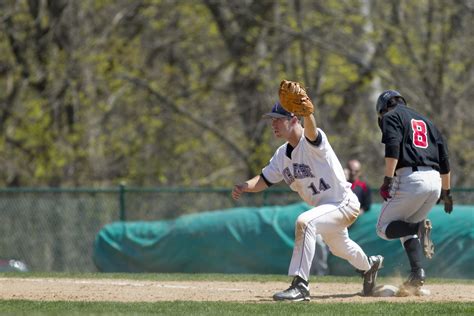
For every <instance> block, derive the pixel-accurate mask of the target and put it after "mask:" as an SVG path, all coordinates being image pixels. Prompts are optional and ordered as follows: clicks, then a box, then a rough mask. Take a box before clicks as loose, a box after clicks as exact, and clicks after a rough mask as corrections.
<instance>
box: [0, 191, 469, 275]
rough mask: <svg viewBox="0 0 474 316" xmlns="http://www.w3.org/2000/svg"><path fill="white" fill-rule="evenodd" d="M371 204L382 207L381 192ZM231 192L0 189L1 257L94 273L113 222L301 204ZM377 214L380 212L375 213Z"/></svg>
mask: <svg viewBox="0 0 474 316" xmlns="http://www.w3.org/2000/svg"><path fill="white" fill-rule="evenodd" d="M452 191H453V196H454V201H455V203H457V204H471V205H474V188H463V189H453V190H452ZM372 192H373V195H372V196H373V200H374V201H373V202H374V203H380V200H379V199H378V194H377V190H372ZM230 193H231V189H227V188H226V189H218V188H213V189H211V188H129V187H125V186H120V187H117V188H112V189H32V188H30V189H28V188H11V189H0V212H1V214H2V216H1V219H0V259H4V260H8V259H16V260H20V261H22V262H24V263H25V264H26V266H27V267H28V269H29V270H30V271H41V272H49V271H56V272H96V271H97V269H96V267H95V266H94V263H93V262H92V251H93V243H94V239H95V236H96V234H97V233H98V232H99V231H100V229H101V228H102V227H103V226H104V225H106V224H108V223H111V222H114V221H120V220H126V221H156V220H166V219H173V218H176V217H178V216H180V215H184V214H190V213H196V212H203V211H213V210H223V209H227V208H234V207H241V206H242V207H244V206H256V207H259V206H265V205H286V204H290V203H295V202H300V201H301V200H300V198H299V197H298V195H297V194H296V193H294V192H291V191H290V190H289V189H288V188H287V187H283V186H282V187H278V186H277V187H272V188H271V189H269V190H266V191H264V192H262V193H257V194H244V195H243V196H242V198H241V200H239V201H238V202H235V201H234V200H232V198H231V195H230ZM374 211H377V210H374Z"/></svg>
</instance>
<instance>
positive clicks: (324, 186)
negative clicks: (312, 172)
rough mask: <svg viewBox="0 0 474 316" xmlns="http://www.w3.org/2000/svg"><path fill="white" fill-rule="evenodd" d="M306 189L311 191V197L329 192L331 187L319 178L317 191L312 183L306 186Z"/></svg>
mask: <svg viewBox="0 0 474 316" xmlns="http://www.w3.org/2000/svg"><path fill="white" fill-rule="evenodd" d="M308 188H309V189H311V191H312V192H313V195H316V194H319V193H321V191H326V190H329V189H330V188H331V186H330V185H329V184H328V183H326V181H324V179H323V178H320V179H319V190H318V189H317V188H316V186H315V185H314V182H311V184H310V185H309V186H308Z"/></svg>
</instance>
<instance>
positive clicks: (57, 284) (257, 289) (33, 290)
mask: <svg viewBox="0 0 474 316" xmlns="http://www.w3.org/2000/svg"><path fill="white" fill-rule="evenodd" d="M288 285H289V284H288V283H283V282H220V281H216V282H208V281H138V280H117V279H113V280H112V279H63V278H59V279H55V278H25V279H23V278H0V300H7V299H24V300H38V301H114V302H157V301H234V302H253V303H258V302H272V295H273V294H274V293H275V292H279V291H281V290H284V289H286V288H288ZM310 286H311V302H312V303H319V302H321V303H336V302H341V303H353V302H361V303H369V302H377V301H389V302H400V303H403V302H410V301H416V302H432V301H436V302H442V301H449V302H473V301H474V284H453V283H447V284H429V285H425V288H427V289H429V290H430V291H431V295H429V296H408V297H363V296H361V295H360V291H361V287H362V285H360V284H355V283H317V282H314V283H311V285H310Z"/></svg>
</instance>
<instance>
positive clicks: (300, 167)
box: [293, 163, 314, 179]
mask: <svg viewBox="0 0 474 316" xmlns="http://www.w3.org/2000/svg"><path fill="white" fill-rule="evenodd" d="M293 174H294V176H295V178H296V179H305V178H314V175H313V174H312V173H311V168H310V167H309V166H308V165H305V164H301V163H294V164H293Z"/></svg>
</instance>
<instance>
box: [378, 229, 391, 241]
mask: <svg viewBox="0 0 474 316" xmlns="http://www.w3.org/2000/svg"><path fill="white" fill-rule="evenodd" d="M385 228H386V227H380V226H377V235H378V236H379V237H380V238H382V239H385V240H390V238H388V237H387V235H386V234H385Z"/></svg>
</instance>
